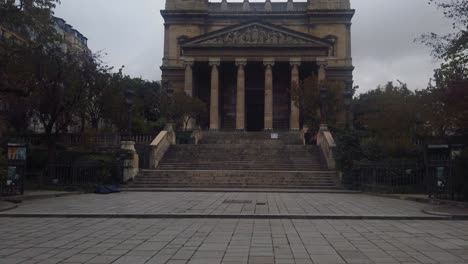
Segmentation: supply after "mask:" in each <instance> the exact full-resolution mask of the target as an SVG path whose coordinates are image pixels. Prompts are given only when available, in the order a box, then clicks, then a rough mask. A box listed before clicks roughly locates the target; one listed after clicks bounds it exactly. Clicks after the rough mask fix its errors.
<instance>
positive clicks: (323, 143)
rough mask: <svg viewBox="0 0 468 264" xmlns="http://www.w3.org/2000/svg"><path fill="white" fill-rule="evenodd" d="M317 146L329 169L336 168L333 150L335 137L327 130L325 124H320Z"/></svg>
mask: <svg viewBox="0 0 468 264" xmlns="http://www.w3.org/2000/svg"><path fill="white" fill-rule="evenodd" d="M317 146H319V148H320V150H321V152H322V155H323V157H324V158H325V161H326V163H327V167H328V169H329V170H335V169H336V161H335V157H334V154H333V152H334V150H335V148H336V143H335V139H334V138H333V135H332V133H331V132H330V130H328V127H327V125H321V126H320V130H319V132H318V135H317Z"/></svg>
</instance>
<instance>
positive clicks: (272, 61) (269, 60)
mask: <svg viewBox="0 0 468 264" xmlns="http://www.w3.org/2000/svg"><path fill="white" fill-rule="evenodd" d="M263 65H265V67H267V68H271V67H273V66H275V59H274V58H264V59H263Z"/></svg>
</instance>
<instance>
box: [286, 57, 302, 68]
mask: <svg viewBox="0 0 468 264" xmlns="http://www.w3.org/2000/svg"><path fill="white" fill-rule="evenodd" d="M301 63H302V59H301V58H291V59H289V65H291V66H301Z"/></svg>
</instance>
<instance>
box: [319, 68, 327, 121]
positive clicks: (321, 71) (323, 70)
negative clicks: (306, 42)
mask: <svg viewBox="0 0 468 264" xmlns="http://www.w3.org/2000/svg"><path fill="white" fill-rule="evenodd" d="M317 66H318V67H319V70H318V83H319V89H322V85H321V83H322V82H324V81H325V80H326V79H327V71H326V70H327V69H326V67H327V60H326V59H317ZM324 88H326V89H328V87H324ZM321 100H322V99H321V98H320V101H321ZM320 116H321V123H322V124H324V123H326V112H325V109H324V107H323V104H322V102H321V103H320Z"/></svg>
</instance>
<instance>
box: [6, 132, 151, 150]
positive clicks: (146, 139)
mask: <svg viewBox="0 0 468 264" xmlns="http://www.w3.org/2000/svg"><path fill="white" fill-rule="evenodd" d="M157 134H158V133H153V134H132V135H126V134H117V133H114V134H73V133H70V134H59V135H57V137H56V143H57V144H58V145H62V146H69V147H73V146H86V145H89V146H92V147H94V148H119V147H120V142H121V141H134V142H135V145H149V144H150V143H151V141H152V140H153V139H154V138H155V137H156V135H157ZM10 140H11V141H14V142H22V143H28V144H32V145H45V144H47V136H46V135H45V134H27V135H13V136H11V138H10Z"/></svg>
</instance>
